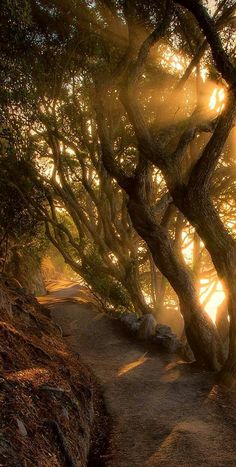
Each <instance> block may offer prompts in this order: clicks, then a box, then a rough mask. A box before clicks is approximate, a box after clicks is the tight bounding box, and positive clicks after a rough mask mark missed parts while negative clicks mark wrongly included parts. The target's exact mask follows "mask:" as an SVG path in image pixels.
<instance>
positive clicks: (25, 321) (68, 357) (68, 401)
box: [0, 277, 106, 467]
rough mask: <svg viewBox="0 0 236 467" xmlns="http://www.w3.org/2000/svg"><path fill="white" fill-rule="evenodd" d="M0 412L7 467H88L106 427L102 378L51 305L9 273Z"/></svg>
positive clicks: (1, 305)
mask: <svg viewBox="0 0 236 467" xmlns="http://www.w3.org/2000/svg"><path fill="white" fill-rule="evenodd" d="M0 415H1V416H0V466H2V467H36V466H37V467H69V466H70V467H78V466H80V467H83V466H86V465H87V458H88V455H89V453H90V449H91V448H92V449H94V450H97V443H93V441H94V438H96V439H97V438H98V430H96V427H97V428H98V424H99V437H100V439H101V435H102V433H103V430H104V428H106V417H105V415H104V411H103V403H102V399H101V397H100V392H99V390H98V388H97V384H96V381H95V380H94V377H93V376H92V375H91V372H90V371H89V370H88V369H87V367H86V366H85V365H84V364H82V363H81V362H80V360H79V358H78V357H77V356H76V355H74V354H73V353H72V352H71V351H70V350H69V349H68V347H67V346H66V345H65V342H64V341H63V340H62V338H61V333H60V330H59V329H58V327H56V326H55V324H54V323H53V322H52V320H51V319H50V312H49V310H47V309H45V308H43V307H41V306H40V305H39V304H38V303H37V301H36V300H35V299H34V298H33V297H32V296H28V295H25V294H24V292H23V291H22V289H17V288H16V284H15V283H12V281H9V280H8V278H2V277H1V278H0ZM100 424H101V425H102V426H100Z"/></svg>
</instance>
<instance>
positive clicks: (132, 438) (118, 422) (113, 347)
mask: <svg viewBox="0 0 236 467" xmlns="http://www.w3.org/2000/svg"><path fill="white" fill-rule="evenodd" d="M40 301H41V303H44V304H45V305H47V306H49V307H50V308H51V309H52V311H53V317H54V319H55V321H56V322H57V324H58V325H60V326H61V328H62V329H63V332H64V334H65V335H66V336H68V337H66V338H65V339H66V341H67V343H68V345H69V346H70V347H71V349H72V350H74V351H76V352H78V353H79V354H80V356H81V358H82V360H83V361H84V362H85V363H86V364H87V365H89V366H90V367H91V368H92V371H93V372H94V374H95V375H96V376H97V378H98V379H99V380H100V382H101V384H102V387H103V390H104V398H105V403H106V406H107V410H108V412H109V414H110V416H111V419H112V424H113V430H112V434H111V440H110V449H109V452H108V455H107V457H106V460H107V464H106V465H107V466H108V467H154V466H161V467H162V466H168V467H179V466H184V467H192V466H196V467H202V466H211V467H218V466H220V467H228V466H232V467H235V466H236V400H235V399H236V394H232V393H228V394H224V395H222V394H221V393H219V392H218V391H219V390H218V388H217V387H213V386H212V376H210V375H209V374H208V373H206V372H205V373H199V372H196V371H195V372H194V371H193V370H192V369H190V367H189V366H188V365H184V364H177V363H174V362H172V363H171V361H170V360H169V361H168V359H167V358H164V357H161V356H159V355H158V353H156V352H155V353H153V352H152V351H150V350H149V351H148V350H147V349H145V344H143V345H139V344H138V343H135V342H134V341H133V340H131V339H130V338H129V337H128V336H127V335H126V334H125V332H124V333H123V332H122V331H121V329H120V327H119V326H118V327H116V323H114V320H112V319H110V318H109V317H107V316H106V315H104V314H102V313H100V312H99V311H97V310H96V308H95V306H94V305H93V304H91V303H89V297H88V294H87V293H86V290H85V289H84V288H83V287H80V286H79V285H77V284H71V283H62V282H61V283H59V282H58V283H54V284H53V283H52V284H51V286H50V294H49V295H47V296H45V297H42V298H41V299H40Z"/></svg>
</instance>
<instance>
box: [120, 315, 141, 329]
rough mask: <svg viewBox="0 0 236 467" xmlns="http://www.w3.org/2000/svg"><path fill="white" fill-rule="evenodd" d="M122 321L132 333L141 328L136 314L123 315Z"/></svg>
mask: <svg viewBox="0 0 236 467" xmlns="http://www.w3.org/2000/svg"><path fill="white" fill-rule="evenodd" d="M121 321H122V323H124V325H125V326H126V327H127V328H128V329H129V331H131V332H132V333H136V332H137V331H138V329H139V326H140V321H139V318H138V316H137V315H135V313H123V315H122V316H121Z"/></svg>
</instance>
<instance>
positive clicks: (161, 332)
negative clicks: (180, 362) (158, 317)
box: [153, 324, 182, 353]
mask: <svg viewBox="0 0 236 467" xmlns="http://www.w3.org/2000/svg"><path fill="white" fill-rule="evenodd" d="M153 340H154V342H156V343H157V344H159V345H161V346H162V347H164V348H165V349H166V350H168V352H171V353H174V352H177V350H180V349H181V348H182V343H181V342H180V340H179V338H178V337H177V336H176V335H175V334H174V333H173V332H172V330H171V328H170V327H169V326H166V325H165V324H157V326H156V329H155V335H154V336H153Z"/></svg>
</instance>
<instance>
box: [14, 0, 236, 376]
mask: <svg viewBox="0 0 236 467" xmlns="http://www.w3.org/2000/svg"><path fill="white" fill-rule="evenodd" d="M180 3H181V5H183V6H185V7H187V10H189V11H190V13H191V14H190V13H189V12H188V11H187V12H186V10H183V9H181V8H179V7H174V4H180ZM32 5H33V8H32V10H31V18H32V24H31V25H30V27H29V26H27V27H26V32H25V34H23V42H22V41H21V44H23V46H24V48H25V49H26V50H27V56H26V57H23V60H22V61H21V65H20V66H21V70H20V74H21V75H23V76H24V79H25V75H24V73H22V71H23V70H24V67H27V66H28V67H29V69H28V71H29V75H28V76H29V77H30V79H28V84H27V87H28V88H27V89H28V90H30V93H28V95H27V97H26V100H27V102H28V103H30V109H31V112H32V116H33V122H34V124H33V127H34V131H35V132H36V136H35V135H33V137H32V128H31V129H30V131H29V134H28V141H30V143H29V148H30V150H29V151H28V153H30V158H29V161H28V163H30V166H32V165H34V167H36V171H35V169H34V175H33V173H32V174H31V175H32V180H34V184H35V186H39V187H42V186H43V187H44V189H45V190H46V204H44V205H42V204H41V205H40V206H39V205H35V203H32V200H31V198H30V197H28V198H27V201H28V204H30V206H29V208H30V209H32V207H33V208H34V211H35V210H36V211H37V213H38V215H40V216H41V218H42V219H44V221H45V223H46V228H47V234H48V236H49V238H50V239H51V241H52V242H54V244H55V245H56V246H57V247H58V248H59V249H60V251H61V252H62V254H63V255H64V257H65V259H66V260H67V261H68V262H70V263H71V264H73V265H74V267H78V266H76V263H77V261H78V260H77V259H76V260H75V259H74V258H77V257H78V254H79V256H80V258H81V257H82V256H83V254H84V253H85V249H84V247H83V244H82V243H81V242H78V241H77V238H75V236H74V235H71V232H72V233H73V234H74V232H75V231H73V229H76V230H77V233H76V235H77V234H79V236H80V237H83V236H86V239H89V241H90V243H92V244H96V245H99V255H101V256H100V257H101V258H102V262H103V264H106V266H107V268H108V269H109V275H110V276H112V277H113V279H116V280H117V277H115V274H117V273H118V269H119V268H118V267H117V264H114V261H113V264H111V261H108V258H109V260H111V258H110V257H109V254H110V253H108V251H109V252H111V253H112V254H113V255H115V257H117V255H118V256H119V257H120V258H122V257H123V259H125V260H126V261H125V262H126V263H127V258H129V261H128V266H127V272H126V273H125V274H124V275H123V277H122V278H121V276H120V271H119V279H118V280H119V281H120V283H121V284H122V286H123V287H125V288H126V289H127V290H128V292H129V294H130V296H131V295H132V288H133V286H134V284H135V285H136V291H135V293H134V294H133V295H136V296H137V284H138V283H139V281H138V280H137V278H136V277H135V274H136V272H135V269H134V268H133V266H134V265H135V268H137V269H138V270H140V271H141V269H142V268H143V265H141V262H142V259H141V258H140V256H142V255H140V254H139V249H140V245H142V248H143V243H141V244H140V240H138V237H137V236H136V235H135V234H134V232H133V230H132V228H131V225H130V220H129V218H130V219H131V220H132V224H133V227H134V228H135V230H136V231H137V233H138V234H139V235H140V237H141V238H142V239H143V240H144V241H145V242H146V244H147V245H148V248H149V250H150V252H151V254H152V258H153V262H154V263H155V265H156V266H157V268H158V269H159V271H160V272H161V274H162V275H163V276H165V277H166V278H167V279H168V281H169V282H170V284H171V285H172V287H173V289H174V290H175V292H176V293H177V295H178V298H179V302H180V309H181V313H182V315H183V318H184V321H185V329H186V334H187V338H188V341H189V344H190V346H191V348H192V350H193V352H194V355H195V357H196V359H197V360H198V361H201V362H202V361H204V362H205V363H206V364H207V365H208V366H210V367H211V368H219V366H220V365H221V364H222V362H223V360H224V356H223V351H222V345H221V341H220V338H219V335H218V333H217V329H216V328H215V326H214V325H213V323H212V322H211V320H210V319H209V318H208V317H207V316H206V314H205V313H204V311H203V308H202V307H201V305H200V302H199V286H198V285H197V282H196V277H195V276H194V274H193V273H192V272H191V271H190V269H189V267H188V266H187V265H186V264H185V261H184V258H183V255H182V253H181V241H180V239H181V232H182V227H181V222H182V221H181V216H182V215H184V216H185V217H186V218H187V219H188V221H189V222H190V223H191V224H192V225H193V227H197V233H198V234H199V236H200V238H201V239H202V240H203V241H204V243H205V245H206V247H207V249H208V251H209V253H210V255H211V257H212V260H213V263H214V265H215V267H216V270H217V272H218V274H219V276H220V277H224V283H225V285H226V290H227V289H228V290H233V288H234V287H233V285H232V280H231V279H232V278H233V277H234V276H233V268H234V260H233V256H234V255H233V254H232V256H231V258H230V259H229V258H228V255H227V252H226V248H227V250H229V247H230V251H231V252H233V251H234V240H232V239H231V238H230V236H229V234H228V233H227V232H226V230H225V229H224V227H223V224H222V221H220V220H219V217H218V216H217V215H216V210H215V207H214V206H213V204H212V202H211V199H213V195H212V187H213V186H214V184H216V182H217V176H218V168H219V166H217V161H218V159H219V157H220V154H221V152H222V148H223V146H224V144H225V142H226V139H227V136H228V134H229V131H230V129H231V127H232V122H233V116H234V86H235V70H234V68H233V65H232V64H231V62H230V60H229V57H228V55H227V54H226V52H225V50H224V48H223V46H222V44H221V42H220V39H219V32H218V31H221V34H222V28H223V37H224V38H226V37H227V31H228V29H230V27H231V26H230V18H231V15H232V12H233V5H232V4H231V2H224V4H223V2H219V5H218V8H217V10H216V12H215V18H214V20H213V19H212V18H211V17H210V16H209V14H208V13H207V10H206V9H205V8H204V7H203V6H202V4H201V3H200V2H198V1H197V2H194V4H193V5H192V2H187V1H182V2H177V1H176V2H174V3H172V2H169V1H167V2H160V4H158V7H157V5H156V2H154V1H146V2H139V1H135V2H129V1H126V2H119V1H117V2H112V1H109V2H94V3H93V4H92V5H88V3H87V2H86V1H84V2H67V3H66V4H65V3H64V2H58V1H56V0H55V1H52V2H50V5H48V4H47V2H44V1H41V2H32ZM192 14H193V16H192ZM194 18H195V19H196V20H195V19H194ZM198 24H200V26H201V28H202V30H203V34H202V33H201V32H200V30H199V28H198ZM189 25H190V27H191V30H190V27H189ZM10 29H11V28H10ZM39 38H40V40H39ZM199 41H200V43H201V47H200V48H199V46H198V45H197V44H198V43H199ZM208 43H209V44H210V47H211V50H212V52H213V58H214V60H215V62H216V68H214V67H213V64H211V65H210V66H209V67H207V66H206V65H205V69H204V71H205V72H206V73H207V74H208V76H209V78H208V80H207V83H208V82H210V79H212V80H215V81H216V79H218V80H219V79H220V78H219V73H218V72H220V73H221V74H222V76H223V78H224V79H225V80H226V81H228V82H229V83H230V85H231V88H230V91H229V93H230V98H229V99H228V100H227V103H226V105H225V109H224V111H223V112H221V114H220V115H219V117H218V118H217V119H216V118H213V117H212V116H211V115H209V112H208V111H206V108H205V106H204V105H203V104H204V102H203V101H204V99H203V97H202V94H204V90H202V88H203V86H202V85H201V80H200V75H201V71H203V70H202V69H201V64H200V63H199V60H201V59H202V60H203V61H204V60H205V56H206V55H204V53H205V54H207V60H208V62H210V58H209V57H210V56H209V53H208V50H207V45H208ZM229 49H230V46H229ZM167 51H170V53H172V56H174V57H175V63H177V64H178V66H180V64H179V60H180V58H179V57H180V53H181V54H182V56H183V61H184V65H185V66H186V62H187V59H185V55H186V56H187V57H192V60H190V63H189V64H188V65H187V68H186V72H185V73H184V76H183V77H182V78H180V79H178V74H177V75H176V74H173V73H171V72H170V70H168V66H166V65H165V63H167V62H168V57H167V55H168V54H167ZM168 53H169V52H168ZM13 60H14V59H13ZM176 60H177V61H176ZM163 62H164V65H163ZM17 63H19V59H18V61H17ZM29 64H30V66H29ZM196 64H197V65H198V68H197V73H196V81H197V87H196V89H197V93H196V92H195V90H194V84H193V81H194V80H190V81H189V82H188V83H187V82H186V80H187V78H188V77H189V76H190V73H191V71H192V70H193V67H194V66H196ZM217 73H218V75H217ZM13 88H14V85H13ZM202 91H203V92H202ZM184 99H186V100H187V105H186V107H185V108H184V109H183V108H181V109H180V111H179V110H178V106H179V105H180V103H181V102H183V100H184ZM173 101H174V104H175V106H176V107H177V110H176V112H177V114H176V113H175V112H172V117H171V112H168V111H167V109H168V106H170V105H172V104H173ZM195 101H197V107H196V108H194V107H195ZM22 102H23V100H22V98H21V102H20V103H19V105H20V106H21V109H22V112H25V107H23V106H22ZM176 115H177V118H176ZM205 134H207V136H205ZM209 134H210V135H211V136H210V138H209ZM199 135H201V136H200V138H199V141H198V140H197V137H198V136H199ZM98 139H99V141H100V146H99V144H98ZM42 141H43V142H44V143H43V144H42ZM204 148H205V149H204ZM69 151H70V153H69ZM94 154H95V160H94ZM45 156H47V157H49V159H50V160H51V161H52V163H53V170H52V176H51V177H47V176H46V179H45V174H42V171H40V170H39V167H37V158H38V157H40V158H41V159H42V158H43V157H45ZM24 159H25V156H24ZM94 162H95V163H94ZM154 166H155V167H156V168H157V169H158V170H157V169H156V168H154ZM94 173H95V174H96V177H98V179H99V183H100V181H101V193H99V196H98V192H99V190H98V187H96V186H95V185H96V184H95V185H94V180H93V175H94ZM78 174H79V175H78ZM203 175H204V176H203ZM213 175H214V176H213ZM76 178H77V181H76ZM114 179H115V181H116V182H115V181H114ZM116 183H118V185H119V187H120V188H122V190H123V192H122V191H121V190H120V189H118V188H117V184H116ZM165 184H166V185H165ZM164 186H166V187H167V188H168V190H169V195H168V194H167V193H166V192H165V189H164V190H163V187H164ZM91 187H92V188H91ZM107 187H108V192H107V191H106V189H107ZM18 188H19V186H18ZM19 189H20V191H21V195H22V196H23V197H24V198H25V199H26V196H25V194H24V189H25V188H24V187H22V186H21V188H19ZM218 190H219V191H220V193H221V190H220V188H219V186H218ZM124 193H125V194H124ZM104 194H105V198H106V201H107V202H108V206H109V205H110V207H108V209H106V208H104V204H103V200H104ZM100 195H101V196H100ZM79 196H81V199H80V202H78V198H79ZM166 199H167V200H168V201H167V203H166V204H165V200H166ZM126 200H127V208H126V206H125V203H126ZM29 201H30V203H29ZM163 202H164V209H163V210H162V211H161V214H162V215H160V211H159V209H160V206H163ZM173 202H174V204H175V206H176V208H177V210H176V208H173ZM114 203H115V204H116V205H118V206H119V209H118V210H116V211H112V207H111V204H114ZM85 206H86V210H88V212H89V217H90V218H91V219H93V220H94V219H95V222H94V224H93V227H95V228H93V229H92V230H93V232H92V231H91V228H90V225H88V218H86V216H84V210H85ZM62 208H63V209H65V210H66V211H67V212H68V213H69V215H70V219H72V220H73V226H72V224H70V222H69V223H67V224H66V222H68V221H67V220H65V217H66V216H65V217H64V218H63V223H62V222H61V221H60V219H59V218H60V216H61V215H60V216H58V209H62ZM127 211H128V212H127ZM118 212H119V214H117V219H119V216H120V213H121V212H123V214H124V218H125V224H123V226H122V227H123V228H122V233H121V230H120V228H117V226H114V224H116V222H114V220H116V217H115V216H116V213H118ZM95 213H96V214H95ZM111 213H112V214H111ZM208 215H210V216H211V219H212V222H211V223H210V225H209V222H207V216H208ZM182 219H184V218H182ZM216 219H217V222H216ZM123 220H124V219H122V222H123ZM175 222H176V224H175V227H174V229H173V223H175ZM119 226H120V227H121V224H120V223H119ZM127 231H128V232H131V231H132V234H131V237H130V238H129V240H130V241H129V242H128V243H129V246H128V249H127V241H126V240H127V239H126V237H127ZM173 231H175V235H173ZM101 232H102V235H100V233H101ZM219 232H220V234H219V235H218V233H219ZM174 236H175V238H174ZM95 237H96V238H95ZM108 237H109V238H108ZM133 238H135V242H137V243H136V248H135V252H134V254H133V253H131V251H132V250H133V245H132V243H133ZM66 242H67V243H66ZM101 243H105V245H103V246H102V245H101ZM195 243H197V240H196V237H195ZM68 245H70V246H69V249H68ZM226 245H227V246H226ZM124 246H125V248H126V249H125V248H124ZM107 248H108V249H107ZM128 251H129V253H128ZM132 255H133V256H132ZM107 257H108V258H107ZM131 257H132V260H131ZM144 257H145V254H144ZM134 258H135V259H134ZM113 259H114V257H113ZM108 263H109V265H108ZM119 263H120V264H119V265H118V266H121V263H123V264H122V266H123V268H124V261H121V260H120V261H119ZM84 264H88V255H85V257H84ZM195 264H196V263H195ZM145 267H146V265H145ZM114 270H115V271H116V272H114ZM226 270H227V274H226ZM130 271H131V272H130ZM154 271H155V274H156V270H155V269H154ZM195 273H196V268H195ZM149 274H150V273H149ZM149 277H150V275H149ZM156 277H157V276H156ZM130 279H131V280H130ZM152 283H153V284H154V281H153V278H152ZM230 287H231V288H230ZM157 289H158V287H157ZM159 291H160V289H159ZM232 293H233V292H230V297H231V301H232V303H233V302H234V298H233V297H234V295H232ZM138 296H139V306H138V307H139V309H140V310H141V308H140V299H141V301H142V298H140V293H139V292H138ZM132 300H133V301H135V300H134V296H133V299H132ZM230 303H231V302H230ZM233 308H234V307H233ZM233 308H232V306H231V304H230V306H229V312H230V316H231V328H233V327H234V319H233V316H234V311H232V309H233ZM148 312H149V310H148ZM234 335H236V334H235V332H233V331H232V329H231V344H230V353H229V358H228V363H227V364H226V365H228V368H229V369H232V370H233V365H234V364H235V361H236V358H235V357H236V356H235V351H234V345H235V344H234ZM230 361H231V363H229V362H230ZM232 362H233V363H232ZM230 365H231V367H232V368H231V367H230ZM226 369H227V366H226Z"/></svg>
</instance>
